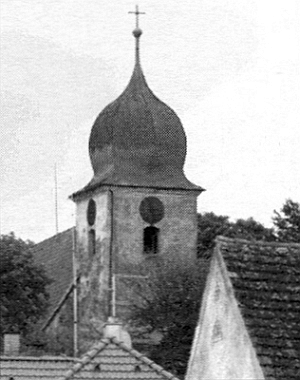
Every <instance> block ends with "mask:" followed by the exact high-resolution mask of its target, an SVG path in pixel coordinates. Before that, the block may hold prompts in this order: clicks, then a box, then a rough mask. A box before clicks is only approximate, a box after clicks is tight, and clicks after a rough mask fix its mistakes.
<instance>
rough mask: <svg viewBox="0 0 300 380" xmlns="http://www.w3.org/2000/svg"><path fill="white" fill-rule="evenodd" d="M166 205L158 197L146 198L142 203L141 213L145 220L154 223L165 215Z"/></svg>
mask: <svg viewBox="0 0 300 380" xmlns="http://www.w3.org/2000/svg"><path fill="white" fill-rule="evenodd" d="M164 213H165V212H164V205H163V203H162V201H160V200H159V199H158V198H156V197H147V198H144V199H143V200H142V202H141V204H140V214H141V217H142V218H143V220H144V221H145V222H147V223H149V224H154V223H157V222H159V221H161V220H162V218H163V217H164Z"/></svg>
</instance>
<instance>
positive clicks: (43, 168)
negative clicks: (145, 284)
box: [0, 0, 300, 241]
mask: <svg viewBox="0 0 300 380" xmlns="http://www.w3.org/2000/svg"><path fill="white" fill-rule="evenodd" d="M299 4H300V2H299V1H298V0H214V1H211V0H201V1H197V0H194V1H191V0H186V1H182V2H175V1H171V0H163V1H157V0H155V1H154V0H141V1H139V6H140V10H141V11H144V12H146V15H143V16H141V20H140V25H141V28H142V29H143V32H144V33H143V35H142V37H141V61H142V67H143V70H144V74H145V76H146V79H147V82H148V84H149V86H150V88H151V89H152V90H153V92H154V93H155V94H156V95H157V96H158V97H159V98H160V99H161V100H162V101H164V102H165V103H167V104H168V105H169V106H171V107H172V108H173V109H174V110H175V111H176V113H177V114H178V116H179V117H180V119H181V121H182V123H183V126H184V129H185V132H186V134H187V140H188V152H187V160H186V165H185V172H186V175H187V177H188V178H189V179H190V180H191V181H192V182H194V183H196V184H198V185H200V186H202V187H204V188H205V189H207V191H206V192H205V193H203V194H201V195H200V197H199V201H198V210H199V212H204V211H213V212H215V213H216V214H222V215H228V216H230V217H231V218H232V219H236V218H247V217H250V216H253V217H254V218H255V219H257V220H258V221H260V222H262V223H264V224H265V225H267V226H268V225H270V223H271V217H272V215H273V210H274V209H277V210H278V209H280V207H281V206H282V204H283V203H284V201H285V199H287V198H292V199H293V200H295V201H298V202H299V201H300V169H299V162H300V149H299V142H300V125H299V124H300V107H299V105H300V43H299V38H300V27H299V25H300V11H299V7H300V5H299ZM134 9H135V2H133V1H126V0H124V1H123V0H109V1H108V0H107V1H106V0H105V1H104V0H102V1H101V0H63V1H62V0H1V57H2V58H1V130H0V154H1V168H0V170H1V193H0V195H1V233H8V232H9V231H14V232H15V233H16V234H17V236H21V237H22V238H24V239H27V238H29V239H32V240H34V241H39V240H42V239H44V238H46V237H49V236H51V235H53V234H54V233H55V213H54V209H55V208H54V165H55V163H57V171H58V205H59V229H60V231H62V230H64V229H66V228H68V227H69V226H71V225H73V224H74V205H73V203H72V202H71V201H70V200H68V196H69V195H70V194H71V193H73V192H74V191H76V190H79V189H80V188H82V187H83V186H85V185H86V184H87V182H89V180H90V179H91V177H92V170H91V166H90V161H89V157H88V139H89V134H90V130H91V127H92V125H93V122H94V120H95V118H96V117H97V115H98V114H99V113H100V111H101V110H102V109H103V108H104V107H105V106H106V105H107V104H108V103H109V102H111V101H112V100H114V99H115V98H116V97H117V96H118V95H120V93H121V92H122V91H123V89H124V87H125V86H126V84H127V83H128V81H129V78H130V75H131V72H132V69H133V64H134V38H133V37H132V34H131V32H132V30H133V28H134V25H135V20H134V16H133V15H130V14H128V11H133V10H134Z"/></svg>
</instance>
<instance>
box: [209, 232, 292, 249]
mask: <svg viewBox="0 0 300 380" xmlns="http://www.w3.org/2000/svg"><path fill="white" fill-rule="evenodd" d="M215 242H216V243H220V242H228V243H230V242H237V243H244V244H251V245H261V246H270V247H295V248H300V243H294V242H291V243H288V242H277V241H264V240H247V239H241V238H230V237H227V236H223V235H218V236H217V237H216V238H215Z"/></svg>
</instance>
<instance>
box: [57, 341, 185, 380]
mask: <svg viewBox="0 0 300 380" xmlns="http://www.w3.org/2000/svg"><path fill="white" fill-rule="evenodd" d="M69 379H119V380H122V379H157V380H158V379H163V380H165V379H169V380H170V379H173V380H178V379H177V378H176V377H175V376H174V375H172V374H171V373H170V372H167V371H165V370H164V369H163V368H162V367H161V366H159V365H157V364H155V363H154V362H153V361H152V360H150V359H148V358H147V357H146V356H144V355H142V354H140V353H139V352H138V351H136V350H134V349H131V348H129V347H128V346H126V345H125V344H124V343H122V342H119V341H118V340H117V339H116V338H106V339H102V340H101V342H100V343H99V344H98V345H97V346H95V347H94V348H92V349H91V350H90V351H89V352H88V353H87V354H85V355H84V356H83V357H82V359H81V360H80V362H78V363H76V364H75V365H74V366H73V368H72V369H70V370H69V371H68V372H67V373H66V374H65V376H63V377H62V378H61V379H60V380H69Z"/></svg>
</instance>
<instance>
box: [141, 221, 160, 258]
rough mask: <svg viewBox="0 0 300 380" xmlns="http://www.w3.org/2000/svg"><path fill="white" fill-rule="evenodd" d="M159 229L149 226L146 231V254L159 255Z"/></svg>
mask: <svg viewBox="0 0 300 380" xmlns="http://www.w3.org/2000/svg"><path fill="white" fill-rule="evenodd" d="M158 235H159V228H157V227H154V226H149V227H146V228H145V229H144V253H150V254H156V253H158Z"/></svg>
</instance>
